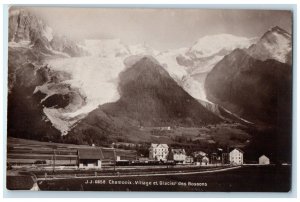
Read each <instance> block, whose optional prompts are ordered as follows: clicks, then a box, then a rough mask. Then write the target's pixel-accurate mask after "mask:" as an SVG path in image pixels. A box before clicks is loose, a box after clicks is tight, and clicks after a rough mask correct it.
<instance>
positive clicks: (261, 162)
mask: <svg viewBox="0 0 300 202" xmlns="http://www.w3.org/2000/svg"><path fill="white" fill-rule="evenodd" d="M258 163H259V165H269V164H270V159H269V158H268V157H267V156H265V155H262V156H261V157H259V158H258Z"/></svg>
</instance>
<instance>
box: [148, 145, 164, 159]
mask: <svg viewBox="0 0 300 202" xmlns="http://www.w3.org/2000/svg"><path fill="white" fill-rule="evenodd" d="M168 154H169V147H168V145H167V144H153V143H152V144H151V146H150V148H149V158H150V159H152V160H158V161H166V160H167V157H168Z"/></svg>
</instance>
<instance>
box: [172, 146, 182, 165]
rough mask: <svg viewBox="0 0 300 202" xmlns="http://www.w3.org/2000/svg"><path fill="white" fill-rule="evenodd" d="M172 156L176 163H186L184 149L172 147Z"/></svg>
mask: <svg viewBox="0 0 300 202" xmlns="http://www.w3.org/2000/svg"><path fill="white" fill-rule="evenodd" d="M170 156H171V159H172V160H173V161H174V162H176V163H185V159H186V153H185V150H184V149H171V151H170Z"/></svg>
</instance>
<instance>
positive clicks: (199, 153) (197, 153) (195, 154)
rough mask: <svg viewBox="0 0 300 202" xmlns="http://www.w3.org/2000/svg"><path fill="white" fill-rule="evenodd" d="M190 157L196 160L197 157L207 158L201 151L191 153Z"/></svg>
mask: <svg viewBox="0 0 300 202" xmlns="http://www.w3.org/2000/svg"><path fill="white" fill-rule="evenodd" d="M192 155H193V156H194V157H195V158H197V157H198V156H201V157H203V156H207V153H205V152H203V151H195V152H193V154H192Z"/></svg>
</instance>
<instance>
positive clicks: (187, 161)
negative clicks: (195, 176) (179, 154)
mask: <svg viewBox="0 0 300 202" xmlns="http://www.w3.org/2000/svg"><path fill="white" fill-rule="evenodd" d="M185 163H194V158H193V157H192V156H186V157H185Z"/></svg>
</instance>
